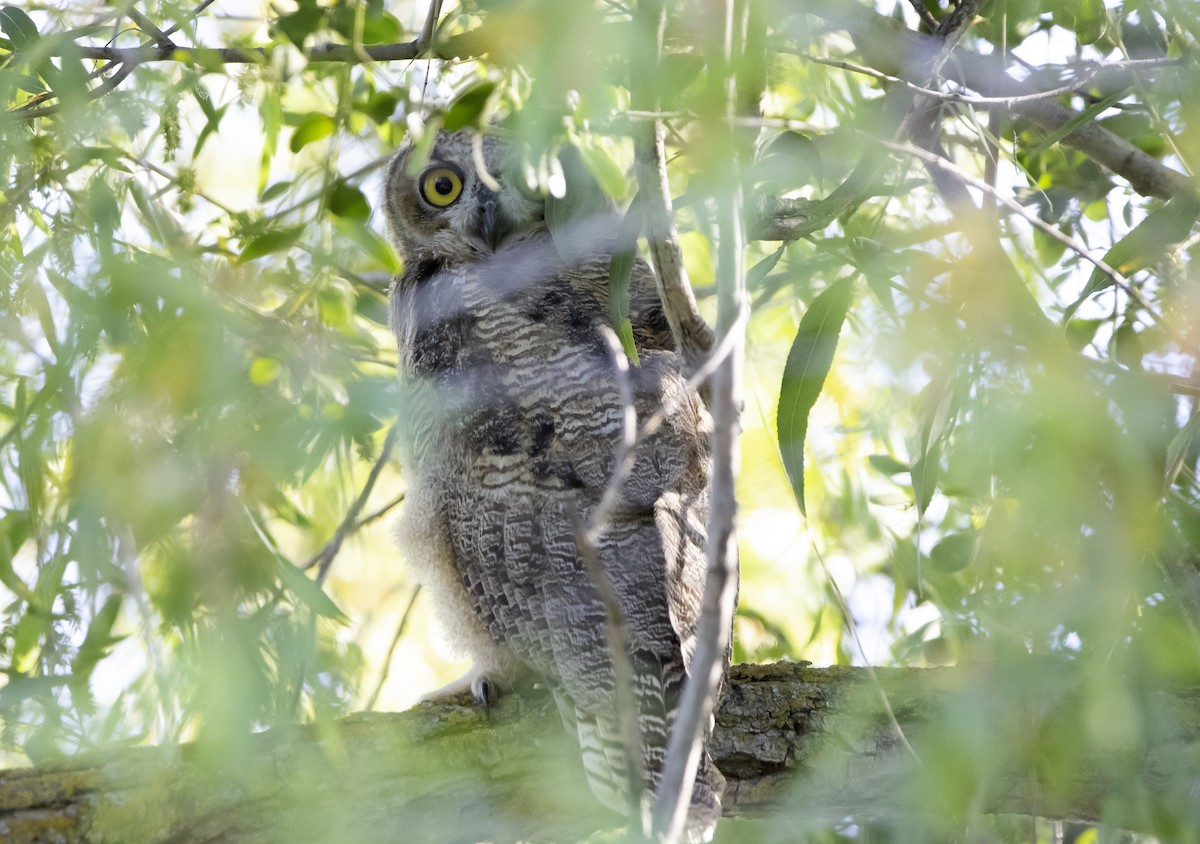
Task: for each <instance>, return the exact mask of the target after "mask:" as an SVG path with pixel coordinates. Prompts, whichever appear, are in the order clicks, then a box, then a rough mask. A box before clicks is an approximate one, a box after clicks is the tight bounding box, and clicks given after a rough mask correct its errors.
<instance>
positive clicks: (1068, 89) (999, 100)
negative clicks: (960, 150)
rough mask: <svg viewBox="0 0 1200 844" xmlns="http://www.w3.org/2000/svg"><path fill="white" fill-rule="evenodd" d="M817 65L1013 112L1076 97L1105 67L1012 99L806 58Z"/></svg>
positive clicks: (952, 99)
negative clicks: (1032, 104)
mask: <svg viewBox="0 0 1200 844" xmlns="http://www.w3.org/2000/svg"><path fill="white" fill-rule="evenodd" d="M804 58H806V59H808V60H809V61H810V62H813V63H814V64H822V65H825V66H826V67H836V68H838V69H840V70H848V71H850V72H851V73H858V74H861V75H863V76H869V77H870V78H872V79H877V80H879V81H880V82H890V83H894V84H897V85H903V86H904V87H905V88H907V89H908V90H910V91H913V92H915V93H918V94H924V95H925V96H927V97H933V98H935V99H938V100H945V101H946V102H952V103H965V104H967V105H977V106H1001V107H1004V108H1012V107H1013V106H1015V105H1019V104H1021V103H1026V102H1034V101H1036V100H1053V99H1055V98H1056V97H1061V96H1063V95H1064V94H1072V93H1074V92H1075V91H1076V89H1078V88H1079V87H1080V86H1082V85H1086V84H1087V83H1089V82H1091V81H1092V80H1093V79H1095V78H1096V77H1097V76H1099V75H1100V71H1101V69H1102V68H1101V67H1100V66H1093V67H1091V68H1089V69H1086V70H1085V71H1084V73H1083V75H1082V76H1080V77H1079V78H1078V79H1074V80H1072V81H1071V82H1068V83H1066V84H1064V85H1060V86H1059V87H1057V88H1051V89H1050V90H1048V91H1037V92H1035V93H1031V94H1015V95H1013V96H1010V97H974V96H971V95H969V94H960V93H958V92H957V91H939V90H937V89H935V88H927V87H925V86H924V85H917V84H916V83H915V82H909V81H908V80H907V79H901V78H900V77H899V76H893V75H892V74H890V73H884V72H883V71H881V70H875V69H874V68H870V67H866V66H865V65H861V64H855V63H854V62H847V61H841V60H839V59H826V58H823V57H821V56H812V55H809V56H804Z"/></svg>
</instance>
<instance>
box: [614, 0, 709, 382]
mask: <svg viewBox="0 0 1200 844" xmlns="http://www.w3.org/2000/svg"><path fill="white" fill-rule="evenodd" d="M634 20H635V22H636V23H637V27H636V31H637V33H638V37H639V38H642V39H643V41H644V43H643V44H642V45H641V49H640V50H639V51H638V52H637V55H639V56H640V57H641V60H642V61H643V62H644V63H645V65H644V66H643V67H642V68H641V72H640V73H639V74H638V78H639V79H641V80H642V81H643V82H642V85H641V86H640V87H638V88H637V89H636V90H635V91H634V99H635V102H634V106H635V108H639V109H643V110H646V111H658V110H659V107H660V103H659V98H658V94H657V91H655V90H654V88H653V87H652V86H653V80H656V79H658V78H660V74H659V71H658V64H659V60H660V55H661V52H662V39H663V32H664V30H665V27H666V8H665V6H664V5H663V2H662V0H644V1H643V2H641V3H639V4H638V7H637V11H636V12H635V16H634ZM663 134H664V129H663V122H662V120H658V119H656V120H652V121H647V122H646V123H645V124H642V125H639V126H636V127H635V129H634V133H633V144H634V155H635V158H636V161H637V180H638V195H639V196H641V197H644V199H643V200H641V201H642V202H643V203H644V204H643V206H642V207H643V210H644V213H645V220H646V239H647V240H648V241H649V243H650V256H651V259H652V260H653V262H654V270H655V278H656V279H657V283H658V293H659V297H660V298H661V299H662V303H663V310H664V311H665V312H666V316H667V322H668V323H669V324H670V326H671V333H672V334H674V336H675V341H676V342H677V343H678V344H679V351H680V354H682V355H683V359H684V361H685V363H686V364H687V365H688V368H689V369H694V368H695V367H697V366H699V365H700V364H701V362H702V361H703V359H704V358H705V357H706V356H707V354H708V352H709V350H710V349H712V346H713V332H712V329H711V328H710V327H709V325H708V323H706V322H705V321H704V317H703V316H701V315H700V309H699V308H697V307H696V297H695V295H694V294H693V293H692V285H691V282H690V281H689V280H688V277H687V270H686V269H685V268H684V266H683V252H682V250H681V249H680V247H679V233H678V232H677V231H676V229H675V220H674V209H672V207H671V188H670V184H669V183H668V181H667V157H666V151H665V144H664V139H663Z"/></svg>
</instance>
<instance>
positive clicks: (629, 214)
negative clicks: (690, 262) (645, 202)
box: [608, 197, 642, 366]
mask: <svg viewBox="0 0 1200 844" xmlns="http://www.w3.org/2000/svg"><path fill="white" fill-rule="evenodd" d="M641 230H642V215H641V211H640V209H639V206H638V204H637V197H634V200H633V203H632V204H631V205H630V206H629V210H628V211H626V212H625V216H624V217H622V218H621V225H620V226H618V227H617V239H616V246H615V248H614V250H613V256H612V261H611V262H610V263H609V265H608V310H609V318H610V319H611V320H612V325H613V330H615V331H616V332H617V338H618V339H620V341H621V348H622V349H623V350H624V351H625V357H627V358H629V360H630V361H631V362H632V363H633V365H634V366H638V365H639V364H640V363H641V361H639V360H638V353H637V346H636V345H634V342H633V323H632V322H630V320H629V280H630V278H631V277H632V275H633V264H634V261H635V260H636V258H637V238H638V233H639V232H641Z"/></svg>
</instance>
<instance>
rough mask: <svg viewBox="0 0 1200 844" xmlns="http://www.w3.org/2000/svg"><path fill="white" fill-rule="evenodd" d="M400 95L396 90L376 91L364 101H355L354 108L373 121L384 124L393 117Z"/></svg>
mask: <svg viewBox="0 0 1200 844" xmlns="http://www.w3.org/2000/svg"><path fill="white" fill-rule="evenodd" d="M399 102H400V96H399V95H398V94H397V93H396V92H394V91H375V92H373V93H372V94H371V96H370V97H368V98H367V101H366V102H364V103H355V104H354V109H355V110H356V111H360V112H362V113H363V114H365V115H366V116H367V117H369V118H371V120H372V121H374V122H375V123H377V124H379V125H381V126H382V125H383V124H384V123H387V122H388V121H389V120H391V119H392V115H393V114H395V113H396V106H397V104H399Z"/></svg>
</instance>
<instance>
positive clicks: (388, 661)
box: [363, 583, 421, 712]
mask: <svg viewBox="0 0 1200 844" xmlns="http://www.w3.org/2000/svg"><path fill="white" fill-rule="evenodd" d="M420 594H421V584H419V583H418V584H417V585H416V586H415V587H413V591H412V597H410V598H409V599H408V606H406V607H405V608H404V612H403V613H401V614H400V624H398V625H397V626H396V635H395V636H393V637H392V643H391V644H390V645H388V649H387V654H386V655H385V656H384V658H383V668H382V669H380V671H379V681H378V682H377V683H375V688H374V689H372V690H371V696H370V697H369V698H367V702H366V704H365V705H364V706H363V709H364V710H366V711H367V712H370V711H371V710H373V709H374V708H375V703H376V701H378V700H379V693H380V692H382V691H383V684H384V683H386V682H387V678H388V674H389V673H391V670H392V657H393V656H394V655H395V653H396V646H397V645H399V644H400V639H401V637H402V636H404V630H405V628H407V627H408V619H409V618H410V617H411V616H412V611H413V607H414V606H416V603H417V596H419V595H420Z"/></svg>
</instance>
